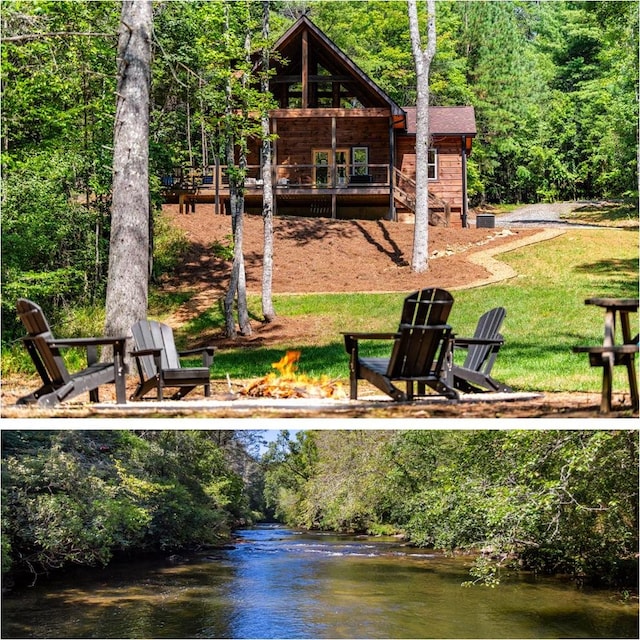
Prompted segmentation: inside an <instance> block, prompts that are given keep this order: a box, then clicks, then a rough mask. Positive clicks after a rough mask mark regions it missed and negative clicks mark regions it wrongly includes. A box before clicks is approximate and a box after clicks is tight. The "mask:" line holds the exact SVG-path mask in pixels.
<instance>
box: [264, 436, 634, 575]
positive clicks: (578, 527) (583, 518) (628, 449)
mask: <svg viewBox="0 0 640 640" xmlns="http://www.w3.org/2000/svg"><path fill="white" fill-rule="evenodd" d="M309 437H311V438H313V440H314V441H315V443H316V452H317V460H316V461H315V462H314V464H313V466H307V467H306V470H307V479H306V480H304V479H302V478H300V479H298V481H297V482H296V483H295V484H291V483H290V484H288V485H287V492H286V500H287V504H288V505H291V504H294V503H295V502H296V501H298V504H302V503H304V504H305V505H307V506H309V505H313V509H312V513H313V515H314V520H313V521H312V522H309V521H305V520H295V519H290V520H288V522H289V523H290V524H302V525H307V526H309V525H314V526H320V527H324V528H330V529H336V530H342V531H367V530H380V529H381V528H386V529H387V530H388V528H389V527H391V528H395V529H399V530H402V531H404V533H405V535H406V536H407V537H408V538H409V539H410V540H411V541H412V542H413V543H414V544H417V545H420V546H429V547H434V548H436V549H443V550H446V551H449V552H453V551H458V550H474V551H476V552H477V551H479V550H481V549H482V550H483V552H482V554H481V555H480V557H479V558H478V560H477V561H476V562H475V564H474V566H473V568H472V570H471V572H470V573H471V577H472V578H473V580H471V581H469V582H468V583H465V584H466V585H467V586H469V585H470V584H484V585H486V586H496V585H497V584H498V583H499V580H500V571H502V570H503V569H504V568H505V567H507V566H508V565H509V564H510V563H512V562H514V561H516V560H519V562H520V563H521V566H523V567H524V568H528V569H531V570H534V571H538V572H552V571H560V570H562V571H566V572H570V573H573V574H574V575H576V576H581V577H584V576H587V577H589V578H594V579H595V578H597V579H599V580H606V581H608V582H609V583H610V584H615V583H616V580H618V579H621V575H620V572H619V567H620V566H622V565H623V564H624V562H623V561H626V560H629V561H630V560H632V558H633V557H634V554H635V549H636V546H637V543H638V530H637V506H638V488H637V452H638V438H637V433H635V432H632V431H552V430H531V431H527V430H504V431H463V430H460V431H433V430H425V431H382V432H379V431H317V432H313V433H311V434H309V435H305V436H303V437H302V438H303V439H306V438H309ZM290 459H292V458H291V456H289V457H287V456H286V453H285V458H284V459H283V460H281V461H280V463H279V467H277V469H283V468H285V465H286V464H287V463H288V461H289V460H290ZM268 477H269V479H270V483H271V485H272V489H271V491H272V495H273V496H275V499H276V500H278V499H279V498H284V497H285V494H283V493H278V488H280V489H282V488H283V487H284V484H283V482H282V480H284V478H282V480H281V481H279V476H278V473H277V472H274V471H270V472H269V474H268ZM280 513H282V514H283V515H284V516H286V517H288V518H295V517H298V516H299V513H300V512H299V511H295V510H294V511H291V510H290V509H287V508H284V509H282V511H281V512H280ZM384 525H386V527H385V526H384Z"/></svg>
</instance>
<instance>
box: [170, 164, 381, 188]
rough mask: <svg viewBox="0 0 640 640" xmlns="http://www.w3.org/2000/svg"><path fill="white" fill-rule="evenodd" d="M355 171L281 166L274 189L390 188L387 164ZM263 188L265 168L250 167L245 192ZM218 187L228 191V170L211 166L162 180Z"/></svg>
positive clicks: (186, 185)
mask: <svg viewBox="0 0 640 640" xmlns="http://www.w3.org/2000/svg"><path fill="white" fill-rule="evenodd" d="M216 169H217V176H216ZM352 170H353V167H347V166H344V165H326V164H316V165H313V164H278V165H274V167H273V185H274V187H275V188H276V189H287V188H292V189H293V188H295V189H305V188H308V189H342V188H349V187H351V188H356V187H361V188H367V187H385V188H388V187H390V185H391V173H390V167H389V165H388V164H369V165H367V166H366V167H357V168H356V171H357V173H352ZM263 184H264V182H263V180H262V167H261V166H260V165H249V166H247V167H246V172H245V183H244V185H245V189H249V190H251V189H261V188H262V186H263ZM216 185H217V186H218V187H219V188H221V189H226V188H228V186H229V175H228V172H227V166H225V165H220V166H218V167H217V168H216V167H215V166H211V167H206V168H204V169H202V170H200V169H194V170H189V171H188V172H186V171H175V172H173V174H171V175H165V176H162V186H163V187H165V188H166V189H176V190H177V189H186V190H192V189H193V190H195V189H202V188H213V189H215V187H216Z"/></svg>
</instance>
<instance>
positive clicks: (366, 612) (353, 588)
mask: <svg viewBox="0 0 640 640" xmlns="http://www.w3.org/2000/svg"><path fill="white" fill-rule="evenodd" d="M238 535H239V540H238V542H237V544H236V545H235V546H234V548H230V549H226V550H220V551H215V552H209V553H208V554H207V555H204V554H203V555H199V556H197V557H190V558H189V561H188V562H178V563H177V564H172V563H171V562H169V560H167V561H161V562H158V561H153V562H150V561H140V562H135V563H129V564H122V563H118V564H117V565H114V566H110V567H108V568H106V569H93V570H91V571H87V570H83V571H77V572H75V573H74V575H72V576H70V575H66V576H64V577H62V576H59V577H56V578H53V579H52V580H49V581H46V582H45V581H41V582H39V583H38V584H36V586H34V587H32V588H30V589H21V590H16V591H15V592H13V593H9V594H8V595H6V596H5V597H4V598H3V603H2V637H3V638H16V637H20V638H563V637H564V638H637V637H638V607H637V604H635V603H623V602H620V601H619V599H618V598H617V597H616V595H615V594H613V593H611V592H606V591H589V590H584V589H577V588H575V587H574V586H573V585H572V584H571V583H568V582H564V581H560V580H557V579H548V578H543V579H541V578H535V577H534V576H531V575H529V574H514V575H508V576H507V577H506V578H505V579H504V580H503V581H502V583H501V584H500V586H498V587H497V588H495V589H491V588H487V587H482V586H475V587H471V588H465V587H462V586H461V583H462V582H464V581H465V580H468V579H469V575H468V563H469V560H467V559H461V558H447V557H444V556H442V555H440V554H434V553H428V552H425V551H424V550H418V549H411V548H408V547H405V546H402V545H401V544H400V543H398V542H397V541H396V540H392V539H380V538H363V537H353V536H352V537H348V536H339V535H333V534H331V535H329V534H322V533H308V532H300V531H294V530H291V529H286V528H282V527H278V526H261V527H257V528H254V529H247V530H244V531H240V532H239V534H238Z"/></svg>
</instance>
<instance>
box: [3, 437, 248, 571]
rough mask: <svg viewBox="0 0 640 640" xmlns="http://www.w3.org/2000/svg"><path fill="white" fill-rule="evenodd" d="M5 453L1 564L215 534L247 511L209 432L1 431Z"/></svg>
mask: <svg viewBox="0 0 640 640" xmlns="http://www.w3.org/2000/svg"><path fill="white" fill-rule="evenodd" d="M231 440H232V438H231ZM3 454H4V458H3V466H2V505H3V513H2V535H3V537H2V545H3V552H4V551H6V552H7V553H8V554H9V556H8V557H6V558H5V557H3V570H4V569H6V570H8V569H9V568H10V567H11V566H12V565H13V567H15V568H18V569H22V570H24V569H25V568H28V569H29V570H31V571H32V572H33V573H34V574H35V575H36V576H37V574H39V573H40V572H41V571H47V570H49V569H52V568H57V567H61V566H63V565H65V564H67V563H69V562H74V563H79V564H96V563H101V564H106V563H107V562H108V561H109V560H110V559H111V557H112V554H113V553H114V552H117V551H122V550H140V551H157V550H164V549H178V548H182V547H188V546H195V545H200V544H207V543H214V542H216V541H217V540H219V539H221V538H224V537H225V536H227V535H228V534H229V531H230V528H231V525H232V524H233V522H234V521H235V520H236V519H241V518H247V517H248V515H247V514H248V509H249V504H248V500H247V498H246V494H245V491H244V487H243V483H242V479H241V478H240V477H239V476H238V475H237V474H236V473H234V472H233V471H232V470H231V469H230V462H229V461H228V459H227V456H226V455H225V454H224V453H223V451H222V449H221V448H220V446H218V445H217V444H216V443H215V441H214V439H213V438H212V437H211V436H210V434H209V433H208V432H202V431H164V432H147V433H146V435H145V436H144V437H141V436H140V435H136V434H134V433H133V432H129V431H121V432H101V431H88V432H83V431H71V432H65V431H58V432H49V433H48V434H47V433H45V434H44V437H43V436H40V437H33V436H32V435H31V434H27V435H25V434H23V433H20V432H7V431H3Z"/></svg>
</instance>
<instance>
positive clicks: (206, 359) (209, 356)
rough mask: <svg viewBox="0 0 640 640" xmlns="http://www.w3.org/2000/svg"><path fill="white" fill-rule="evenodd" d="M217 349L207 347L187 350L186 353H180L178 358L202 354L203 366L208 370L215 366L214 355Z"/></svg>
mask: <svg viewBox="0 0 640 640" xmlns="http://www.w3.org/2000/svg"><path fill="white" fill-rule="evenodd" d="M215 351H216V348H215V347H211V346H207V347H200V348H199V349H187V350H186V351H179V352H178V356H179V357H180V358H183V357H185V356H189V355H194V354H198V353H199V354H202V365H203V366H204V367H207V369H208V368H209V367H210V366H211V365H212V364H213V354H214V353H215Z"/></svg>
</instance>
